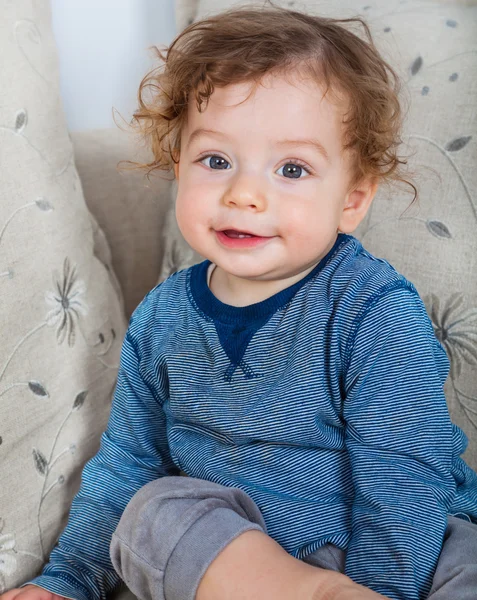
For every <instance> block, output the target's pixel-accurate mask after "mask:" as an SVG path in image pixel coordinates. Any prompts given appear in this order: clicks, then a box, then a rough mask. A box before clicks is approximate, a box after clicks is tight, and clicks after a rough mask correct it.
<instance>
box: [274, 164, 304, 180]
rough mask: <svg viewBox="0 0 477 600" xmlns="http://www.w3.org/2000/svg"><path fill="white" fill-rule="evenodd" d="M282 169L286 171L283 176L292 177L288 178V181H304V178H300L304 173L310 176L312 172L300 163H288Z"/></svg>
mask: <svg viewBox="0 0 477 600" xmlns="http://www.w3.org/2000/svg"><path fill="white" fill-rule="evenodd" d="M280 169H284V172H283V174H284V175H285V176H287V175H290V177H287V179H303V178H302V177H300V175H301V174H302V173H303V171H305V172H306V173H308V175H309V174H310V171H309V170H308V169H307V168H305V166H304V165H301V164H300V163H298V162H288V163H286V164H284V165H283V167H280ZM280 169H279V170H280Z"/></svg>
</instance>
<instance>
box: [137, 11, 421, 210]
mask: <svg viewBox="0 0 477 600" xmlns="http://www.w3.org/2000/svg"><path fill="white" fill-rule="evenodd" d="M269 4H271V7H253V6H252V7H251V6H240V7H238V8H232V9H229V10H226V11H224V12H221V13H220V14H217V15H215V16H210V17H208V18H205V19H202V20H200V21H197V22H195V23H192V24H191V25H189V26H188V27H186V28H185V29H184V30H183V31H182V32H181V33H180V34H179V35H178V36H177V37H176V38H175V40H174V41H173V43H172V44H171V45H170V46H169V48H167V47H166V49H165V51H164V52H163V51H161V50H159V49H158V48H157V47H153V49H154V51H155V53H156V55H157V56H158V57H159V58H160V59H161V60H162V61H163V64H161V65H160V66H158V67H156V68H154V69H152V70H151V71H150V72H149V73H148V74H147V75H146V76H145V77H144V78H143V80H142V81H141V84H140V86H139V91H138V102H139V107H138V109H137V110H136V111H135V113H134V115H133V119H132V122H131V126H132V128H133V129H135V130H136V131H137V132H139V133H140V134H141V136H142V137H143V138H144V140H145V143H146V145H147V146H148V147H149V148H150V149H151V150H152V154H153V161H152V162H150V163H146V164H138V163H133V164H135V165H137V167H136V168H142V169H146V170H147V174H148V176H149V173H150V172H151V171H153V170H156V169H159V170H161V171H170V170H171V169H172V168H173V164H174V163H176V162H178V161H177V155H180V145H181V144H180V142H181V130H182V127H183V125H184V124H185V122H186V119H187V110H188V103H189V102H190V101H192V100H193V99H195V102H196V105H197V109H198V111H199V112H202V105H203V103H204V102H205V107H207V104H208V100H209V98H210V96H211V95H212V93H213V92H214V89H215V87H225V86H227V85H229V84H235V83H243V82H250V83H252V84H253V89H255V87H256V86H257V85H259V84H260V82H261V80H262V78H263V77H264V76H265V75H268V74H273V75H279V76H286V75H287V74H289V73H293V72H294V71H295V72H296V70H297V68H299V69H300V72H303V70H304V73H306V74H308V75H311V76H312V77H313V78H314V80H315V81H317V82H318V83H319V84H320V85H323V87H324V88H325V95H326V94H327V93H329V92H330V91H331V95H332V96H335V97H338V95H339V94H341V95H342V96H344V98H345V99H347V101H348V102H347V110H346V114H345V118H344V132H345V133H344V140H343V149H344V150H349V151H351V152H352V153H353V157H354V159H353V167H354V168H353V170H354V173H353V176H352V178H351V182H350V185H351V186H353V185H355V184H357V183H358V182H359V181H361V180H362V179H363V178H364V177H371V178H374V179H375V180H376V181H377V182H378V183H381V182H385V181H386V182H390V181H401V182H403V183H405V184H408V185H409V186H411V187H412V189H413V191H414V198H413V201H414V200H415V199H416V197H417V190H416V188H415V186H414V185H413V184H412V183H411V182H410V181H408V180H407V179H405V178H404V177H403V166H404V165H406V164H407V160H405V159H404V158H401V157H400V156H398V147H399V145H400V144H401V141H402V140H401V137H400V134H401V126H402V110H401V106H400V103H399V99H398V95H399V92H400V81H399V78H398V76H397V75H396V73H395V71H394V70H393V68H392V67H391V66H390V65H389V64H388V63H387V62H386V61H384V60H383V58H382V57H381V56H380V54H379V52H378V50H377V49H376V46H375V45H374V42H373V39H372V36H371V33H370V30H369V27H368V26H367V24H366V23H365V21H363V20H362V19H361V18H359V17H356V18H350V19H331V18H324V17H320V16H314V15H311V14H306V13H301V12H297V11H294V10H289V9H286V8H282V7H278V6H274V5H273V4H272V3H271V2H270V1H269ZM349 25H357V26H361V27H362V28H363V30H364V33H365V37H366V39H365V40H364V39H361V38H360V37H358V35H357V34H355V33H353V32H352V31H351V30H350V29H349V28H348V26H349ZM252 91H253V90H252ZM146 96H148V97H147V98H146Z"/></svg>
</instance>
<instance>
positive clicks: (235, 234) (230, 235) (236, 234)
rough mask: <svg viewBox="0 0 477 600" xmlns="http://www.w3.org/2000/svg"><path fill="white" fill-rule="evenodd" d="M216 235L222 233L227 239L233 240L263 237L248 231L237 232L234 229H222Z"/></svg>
mask: <svg viewBox="0 0 477 600" xmlns="http://www.w3.org/2000/svg"><path fill="white" fill-rule="evenodd" d="M218 233H222V234H223V235H226V236H227V237H228V238H231V239H234V240H236V239H243V238H250V237H264V236H260V235H256V234H255V233H250V232H249V231H237V230H236V229H222V230H221V231H219V232H218Z"/></svg>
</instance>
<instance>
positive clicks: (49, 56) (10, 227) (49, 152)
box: [0, 0, 126, 593]
mask: <svg viewBox="0 0 477 600" xmlns="http://www.w3.org/2000/svg"><path fill="white" fill-rule="evenodd" d="M0 15H1V19H0V73H1V86H0V168H1V177H0V198H1V202H0V332H1V345H0V481H1V485H0V593H1V592H3V591H5V590H7V589H10V588H12V587H15V586H17V585H20V584H22V583H23V582H24V581H25V580H27V579H28V578H31V577H33V576H34V575H35V574H37V573H38V572H39V571H40V570H41V567H42V565H43V563H44V562H45V561H46V560H47V557H48V555H49V552H50V550H51V548H52V547H53V545H54V544H55V542H56V541H57V538H58V536H59V534H60V532H61V530H62V528H63V527H64V525H65V522H66V519H67V515H68V511H69V508H70V503H71V500H72V497H73V495H74V494H75V492H76V491H77V489H78V487H79V482H80V475H81V469H82V467H83V465H84V463H85V461H86V460H87V459H88V458H90V457H91V456H92V455H93V454H94V453H95V452H96V451H97V449H98V446H99V437H100V434H101V433H102V431H104V429H105V427H106V423H107V419H108V414H109V410H110V406H111V399H112V393H113V389H114V385H115V381H116V376H117V369H118V362H119V354H120V348H121V341H122V339H123V337H124V334H125V330H126V320H125V317H124V314H123V311H122V294H121V291H120V288H119V286H118V284H117V280H116V278H115V276H114V271H113V269H112V265H111V260H110V252H109V248H108V244H107V242H106V240H105V237H104V234H103V232H102V231H101V229H100V228H99V227H98V225H97V223H96V220H95V219H94V218H93V217H92V215H91V214H90V213H89V212H88V210H87V208H86V205H85V202H84V198H83V193H82V188H81V183H80V180H79V178H78V174H77V172H76V169H75V164H74V159H73V148H72V145H71V141H70V139H69V136H68V131H67V128H66V123H65V119H64V116H63V111H62V106H61V100H60V93H59V86H58V64H57V55H56V48H55V44H54V40H53V34H52V30H51V24H50V8H49V2H47V1H46V0H39V1H37V2H33V3H32V2H29V1H28V2H27V1H26V0H18V1H15V2H12V1H8V0H0Z"/></svg>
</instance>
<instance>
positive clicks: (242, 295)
mask: <svg viewBox="0 0 477 600" xmlns="http://www.w3.org/2000/svg"><path fill="white" fill-rule="evenodd" d="M316 264H317V263H314V264H313V265H311V266H310V267H308V268H307V269H305V270H303V271H300V272H299V273H296V274H295V275H291V276H290V277H286V278H284V279H271V280H255V279H244V278H242V277H236V276H235V275H231V274H230V273H227V272H226V271H224V270H223V269H221V268H220V267H219V266H217V267H215V269H214V270H213V272H212V276H211V279H210V282H209V287H210V290H211V292H212V293H213V294H214V296H215V297H216V298H218V299H219V300H220V301H221V302H223V303H224V304H229V305H231V306H238V307H240V306H249V305H250V304H256V303H257V302H262V301H263V300H266V299H267V298H270V297H271V296H273V295H274V294H277V293H278V292H281V291H282V290H284V289H286V288H288V287H290V286H291V285H293V284H294V283H296V282H297V281H300V279H303V277H306V276H307V275H308V273H310V272H311V271H312V270H313V269H314V268H315V266H316Z"/></svg>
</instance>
